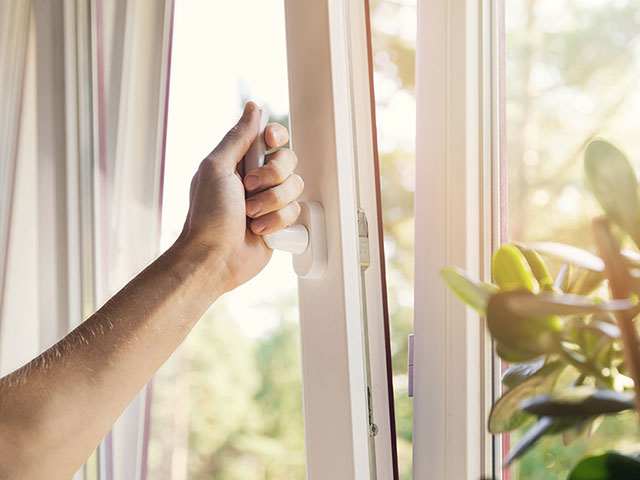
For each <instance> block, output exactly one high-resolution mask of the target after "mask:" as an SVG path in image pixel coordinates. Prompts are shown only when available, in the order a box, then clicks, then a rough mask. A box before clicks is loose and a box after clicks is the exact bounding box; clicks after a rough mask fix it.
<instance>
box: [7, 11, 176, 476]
mask: <svg viewBox="0 0 640 480" xmlns="http://www.w3.org/2000/svg"><path fill="white" fill-rule="evenodd" d="M32 13H33V15H32ZM172 17H173V0H157V1H156V0H110V1H108V2H103V1H102V0H34V1H33V2H32V1H28V0H0V92H2V99H1V100H0V101H1V102H2V103H1V104H0V372H4V373H7V370H6V368H5V369H4V370H3V363H6V364H7V366H8V367H9V368H10V369H13V368H15V367H16V366H19V365H20V364H22V363H24V362H25V361H28V360H29V358H30V357H32V356H33V355H35V354H37V353H39V351H41V350H42V349H44V348H46V347H47V346H48V345H50V344H51V343H54V342H55V341H57V340H58V339H59V338H61V337H62V336H64V335H65V334H66V333H67V332H68V331H69V330H70V329H72V328H74V327H75V326H77V325H78V324H79V323H80V322H81V321H82V320H83V319H84V318H86V317H87V316H89V315H90V314H91V313H93V311H95V309H97V308H98V307H99V306H100V305H101V304H102V303H104V302H105V301H106V300H107V299H108V298H109V297H110V296H111V295H113V294H114V293H115V292H116V291H118V290H119V289H120V288H121V287H122V286H124V284H126V282H128V281H129V280H130V279H131V278H132V277H133V276H134V275H135V274H136V273H137V272H139V271H140V270H141V269H142V268H143V267H144V266H145V265H146V264H147V263H149V262H150V261H151V260H153V259H154V258H155V256H156V255H157V254H158V249H159V232H160V218H161V200H162V182H163V171H164V167H163V165H164V139H165V130H166V113H167V98H168V86H169V66H170V48H171V30H172V21H173V18H172ZM30 19H31V20H30ZM30 22H31V23H30ZM30 29H31V30H30ZM30 35H31V41H32V49H31V50H27V45H28V39H29V38H30V37H29V36H30ZM28 52H30V53H29V55H31V57H29V56H28ZM29 59H30V60H29ZM27 60H29V61H31V62H32V65H33V69H32V70H33V74H32V77H33V78H32V88H31V89H30V90H29V91H30V97H29V101H30V103H29V109H28V113H29V118H30V120H31V121H30V123H29V125H28V128H26V129H23V130H24V131H23V132H21V136H22V137H23V139H24V141H21V142H20V143H18V138H19V136H18V126H19V125H20V121H19V120H20V106H21V97H22V91H23V85H24V82H25V79H24V71H25V65H27ZM23 157H24V160H23ZM16 159H18V160H16ZM17 161H19V162H20V164H16V162H17ZM16 169H17V170H18V171H19V173H20V177H21V178H20V180H21V181H20V182H14V172H15V171H16ZM14 183H15V185H16V188H17V189H18V190H20V191H18V192H17V194H16V193H15V192H14V188H13V187H14ZM12 197H16V198H18V199H22V200H20V202H19V205H18V207H19V208H20V212H18V216H19V217H20V218H21V222H18V223H20V225H17V227H19V228H17V229H16V228H14V229H13V230H11V229H10V221H9V220H10V218H11V211H12ZM10 238H11V248H9V239H10ZM25 259H28V260H29V261H28V262H27V263H28V264H29V265H31V266H32V267H33V268H31V267H29V268H26V269H23V270H25V272H24V273H23V274H21V278H17V277H16V280H19V281H20V282H19V285H21V288H20V289H16V288H12V289H11V291H10V292H9V295H10V296H11V298H8V297H7V298H8V300H10V302H9V303H11V305H13V307H12V309H11V312H10V313H11V315H9V314H5V313H6V312H5V310H6V309H4V308H3V303H4V300H3V298H4V296H3V293H4V292H5V291H8V290H6V289H5V288H4V281H3V280H4V278H5V276H6V271H7V266H8V265H14V267H13V269H12V271H13V272H16V271H18V270H20V265H21V263H24V260H25ZM15 265H17V267H16V266H15ZM13 277H15V275H13V273H12V279H13ZM29 300H30V301H29ZM25 304H30V305H31V304H32V305H31V306H32V307H33V308H32V309H30V310H29V309H27V310H28V311H27V310H25V311H21V310H20V309H18V308H15V307H16V306H18V305H25ZM31 310H33V311H31ZM3 335H4V337H3ZM9 341H11V342H13V343H16V344H25V345H26V344H29V345H32V346H33V348H32V349H26V350H28V355H29V358H23V357H24V352H22V353H19V352H17V350H16V349H8V350H7V352H5V354H4V355H3V352H2V348H1V347H2V346H3V345H5V344H7V342H9ZM23 350H25V349H23ZM5 357H6V359H8V360H7V362H5ZM9 357H10V358H9ZM148 392H150V389H149V388H145V389H143V391H142V392H141V393H140V394H139V395H138V396H137V397H136V398H135V399H134V400H133V402H132V403H131V405H130V406H129V407H128V408H127V410H126V411H125V412H124V414H123V415H122V416H121V418H120V419H118V421H117V422H116V424H115V425H114V428H113V430H112V432H110V434H109V435H108V436H107V437H106V439H105V441H103V443H102V444H101V446H100V447H99V448H98V451H97V453H96V454H94V455H93V456H92V457H91V458H90V460H89V462H88V464H87V465H86V466H85V467H84V468H83V469H81V470H80V471H79V472H78V473H77V474H76V476H74V478H75V479H85V478H86V479H96V478H97V479H100V480H111V479H132V480H137V479H144V478H146V448H147V440H146V439H147V438H148V431H149V423H148V418H149V416H148V414H149V397H148Z"/></svg>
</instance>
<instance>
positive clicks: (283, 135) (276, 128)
mask: <svg viewBox="0 0 640 480" xmlns="http://www.w3.org/2000/svg"><path fill="white" fill-rule="evenodd" d="M264 140H265V142H266V144H267V146H268V147H269V149H271V148H279V147H282V146H283V145H285V144H286V143H287V142H288V141H289V132H288V131H287V129H286V128H284V127H283V126H282V125H280V124H279V123H270V124H269V125H267V128H265V130H264Z"/></svg>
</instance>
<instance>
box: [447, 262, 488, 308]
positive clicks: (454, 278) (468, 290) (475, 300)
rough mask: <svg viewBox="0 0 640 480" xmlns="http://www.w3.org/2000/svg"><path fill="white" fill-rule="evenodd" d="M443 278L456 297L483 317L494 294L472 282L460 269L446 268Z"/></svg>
mask: <svg viewBox="0 0 640 480" xmlns="http://www.w3.org/2000/svg"><path fill="white" fill-rule="evenodd" d="M440 274H441V275H442V278H444V281H445V282H447V285H448V286H449V288H450V289H451V291H452V292H453V293H455V294H456V296H457V297H458V298H459V299H460V300H462V301H463V302H464V303H466V304H467V305H469V306H470V307H471V308H473V309H474V310H475V311H477V312H479V313H480V314H481V315H484V314H485V311H486V309H487V302H488V301H489V297H490V296H491V294H492V293H493V292H492V291H491V289H489V288H488V287H487V286H485V284H482V283H480V282H476V281H474V280H471V279H470V278H469V277H468V276H467V274H466V273H465V272H464V271H462V270H460V269H458V268H444V269H442V270H441V271H440Z"/></svg>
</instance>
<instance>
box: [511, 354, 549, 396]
mask: <svg viewBox="0 0 640 480" xmlns="http://www.w3.org/2000/svg"><path fill="white" fill-rule="evenodd" d="M544 361H545V358H544V357H540V358H536V359H534V360H531V361H529V362H522V363H514V364H513V365H510V366H509V368H508V369H507V370H506V371H505V372H504V373H503V374H502V384H503V385H504V386H505V387H507V388H513V387H515V386H517V385H519V384H521V383H522V382H524V381H525V380H526V379H527V378H529V377H531V376H532V375H533V374H534V373H536V372H537V371H538V370H540V369H541V368H542V367H543V366H544Z"/></svg>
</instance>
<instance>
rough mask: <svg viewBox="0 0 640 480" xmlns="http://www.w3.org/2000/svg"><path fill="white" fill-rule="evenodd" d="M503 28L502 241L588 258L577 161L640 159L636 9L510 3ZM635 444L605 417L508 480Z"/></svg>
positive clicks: (629, 426) (620, 0)
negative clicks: (598, 142) (554, 247)
mask: <svg viewBox="0 0 640 480" xmlns="http://www.w3.org/2000/svg"><path fill="white" fill-rule="evenodd" d="M505 26H506V59H505V60H506V107H507V161H508V175H509V197H508V199H509V214H508V217H509V220H508V222H509V237H510V240H512V241H514V240H515V241H527V242H532V241H541V240H553V241H560V242H565V243H569V244H572V245H575V246H578V247H582V248H585V249H588V250H593V249H594V247H595V245H594V240H593V235H592V232H591V227H590V224H591V219H593V218H594V216H595V215H597V214H598V209H597V208H596V205H595V204H594V201H593V200H592V199H591V197H590V195H589V193H588V192H587V191H586V188H585V187H584V185H583V181H582V152H583V149H584V147H585V145H586V144H587V143H588V142H589V140H591V139H593V138H594V137H604V138H606V139H609V140H611V141H613V142H614V143H616V144H617V145H619V146H620V147H621V148H622V149H623V150H624V151H626V152H627V154H628V155H629V157H630V158H631V159H637V158H638V154H639V153H640V144H638V142H637V128H638V116H637V112H638V111H640V93H639V92H638V90H637V88H636V87H637V84H638V80H639V78H640V77H639V74H640V43H639V41H640V2H638V1H633V0H629V1H628V0H613V1H611V0H588V1H568V0H561V1H558V0H509V1H506V2H505ZM525 428H526V427H525ZM521 434H522V432H518V433H517V434H515V435H511V443H512V444H513V443H514V442H515V441H517V439H518V437H519V436H520V435H521ZM638 440H640V437H639V436H638V431H637V419H636V418H635V416H634V415H633V414H623V415H618V416H612V417H607V419H606V420H605V421H604V422H603V423H602V424H601V425H600V427H599V428H598V429H597V431H596V432H595V433H594V434H593V435H591V436H590V437H588V438H583V439H581V440H578V441H576V442H572V443H567V444H563V438H562V435H556V436H553V437H545V439H543V440H542V441H541V442H539V444H538V445H537V446H536V447H534V448H533V449H532V450H531V451H530V452H529V453H527V454H526V455H525V456H524V457H523V458H522V460H521V461H519V462H517V463H515V464H514V466H512V468H511V474H512V478H521V479H556V478H565V477H566V475H567V473H568V471H569V469H570V468H571V467H572V466H573V465H575V463H576V462H577V461H578V459H579V458H581V457H583V456H585V455H586V454H588V453H596V452H598V451H604V450H607V449H611V448H624V447H625V446H628V445H630V444H633V443H636V442H638Z"/></svg>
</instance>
